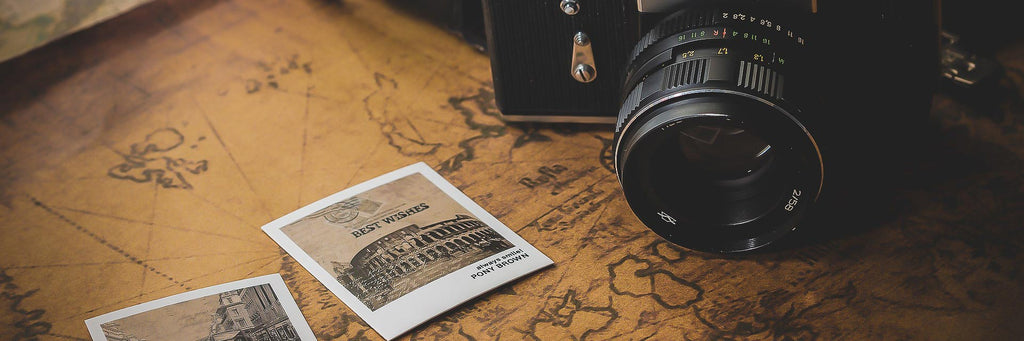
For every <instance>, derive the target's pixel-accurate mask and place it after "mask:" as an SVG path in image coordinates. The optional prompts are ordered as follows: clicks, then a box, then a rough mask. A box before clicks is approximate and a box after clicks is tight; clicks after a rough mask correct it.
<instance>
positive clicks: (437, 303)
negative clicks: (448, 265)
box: [263, 162, 554, 340]
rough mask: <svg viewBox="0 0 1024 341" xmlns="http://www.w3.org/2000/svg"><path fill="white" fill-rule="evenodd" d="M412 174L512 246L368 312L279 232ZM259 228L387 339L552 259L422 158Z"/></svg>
mask: <svg viewBox="0 0 1024 341" xmlns="http://www.w3.org/2000/svg"><path fill="white" fill-rule="evenodd" d="M416 173H419V174H422V175H423V176H424V177H426V178H427V180H430V182H431V183H433V184H434V185H435V186H437V188H438V189H440V190H441V191H442V192H444V193H445V194H446V195H448V196H449V197H450V198H452V200H454V201H455V202H457V203H458V204H459V205H461V206H462V207H463V208H465V209H466V210H468V211H469V212H470V213H471V214H473V215H474V216H476V217H477V219H479V220H480V221H481V222H483V223H485V224H487V226H489V227H491V228H492V229H494V231H495V232H497V233H498V234H500V235H501V236H502V237H504V238H505V239H506V240H508V241H509V242H511V243H512V244H513V247H512V248H509V249H508V250H506V251H503V252H500V253H498V254H495V255H494V256H491V257H487V258H484V259H481V260H480V261H477V262H475V263H473V264H470V265H467V266H465V267H463V268H461V269H458V270H455V271H453V272H451V273H449V274H447V275H445V276H442V277H440V278H438V279H436V280H434V281H432V282H430V283H427V284H425V285H423V286H421V287H419V288H417V289H415V290H413V291H411V292H409V293H407V294H405V295H404V296H402V297H399V298H398V299H396V300H394V301H392V302H390V303H388V304H386V305H384V306H383V307H380V308H379V309H377V310H376V311H372V310H370V309H369V308H368V307H367V306H366V305H365V304H363V302H362V301H360V300H359V298H357V297H356V296H355V295H353V294H352V293H351V292H349V291H348V290H347V289H345V287H344V286H343V285H342V284H341V283H339V282H338V280H337V279H335V278H334V276H333V275H332V274H331V273H330V272H328V271H327V269H324V268H323V267H321V266H320V264H318V263H317V262H316V260H314V259H313V258H312V257H310V256H309V254H308V253H306V251H305V250H303V249H302V248H301V247H299V245H298V244H295V242H293V241H292V240H291V239H290V238H289V237H288V236H287V235H286V234H285V233H284V232H283V231H281V229H282V228H283V227H285V226H287V225H288V224H290V223H292V222H295V221H297V220H299V219H302V218H303V217H306V216H308V215H310V214H312V213H314V212H316V211H319V210H321V209H323V208H325V207H327V206H330V205H332V204H334V203H337V202H339V201H341V200H344V199H348V198H350V197H353V196H356V195H358V194H360V193H363V192H366V191H369V190H371V189H374V188H377V187H379V186H382V185H384V184H387V183H390V182H392V181H395V180H398V179H401V178H403V177H406V176H409V175H412V174H416ZM263 231H264V232H266V233H267V235H269V236H270V238H271V239H273V240H274V241H275V242H277V243H278V244H279V245H281V247H282V248H283V249H284V250H285V251H287V252H288V254H289V255H291V256H292V257H293V258H295V260H296V261H298V262H299V264H300V265H302V267H303V268H305V269H306V271H309V272H310V274H312V275H313V277H316V279H317V280H318V281H320V283H322V284H323V285H324V286H326V287H327V289H328V290H330V291H331V292H332V293H334V295H335V296H337V297H338V298H339V299H341V301H342V302H343V303H345V305H346V306H348V307H349V308H350V309H352V311H354V312H355V313H356V314H357V315H359V317H361V318H362V319H363V320H364V321H366V323H368V324H369V325H370V327H372V328H373V329H374V330H375V331H376V332H377V333H378V334H380V335H381V337H383V338H384V339H387V340H391V339H394V338H396V337H398V336H400V335H402V334H403V333H405V332H407V331H409V330H410V329H412V328H414V327H416V326H418V325H420V324H422V323H424V322H426V321H428V320H430V319H432V318H434V317H436V316H438V315H440V314H441V313H444V312H445V311H448V310H450V309H452V308H454V307H456V306H458V305H460V304H462V303H464V302H466V301H468V300H470V299H472V298H474V297H476V296H479V295H482V294H484V293H486V292H488V291H490V290H493V289H495V288H497V287H498V286H500V285H502V284H504V283H508V282H511V281H513V280H515V279H517V278H519V277H522V276H525V275H527V274H529V273H532V272H533V271H536V270H539V269H541V268H544V267H547V266H549V265H552V264H554V262H553V261H552V260H551V259H550V258H548V257H547V256H546V255H544V253H542V252H541V251H540V250H538V249H537V248H535V247H533V245H531V244H530V243H529V242H527V241H526V240H524V239H523V238H522V237H520V236H519V235H518V234H516V233H515V232H514V231H512V230H511V229H509V228H508V227H507V226H505V224H502V223H501V221H499V220H498V219H497V218H495V217H494V216H493V215H491V214H490V213H488V212H487V211H486V210H484V209H483V207H480V205H477V204H476V202H474V201H473V199H470V198H469V197H468V196H466V194H464V193H462V191H460V190H459V189H458V188H456V187H455V186H454V185H452V184H451V183H449V182H448V181H447V180H445V179H444V178H443V177H441V175H440V174H438V173H437V172H436V171H434V169H433V168H430V166H428V165H427V164H426V163H423V162H418V163H415V164H412V165H409V166H406V167H403V168H400V169H398V170H395V171H392V172H389V173H387V174H384V175H381V176H378V177H376V178H373V179H371V180H368V181H366V182H363V183H360V184H358V185H355V186H353V187H349V188H347V189H345V190H342V191H340V192H337V193H334V194H332V195H329V196H327V197H325V198H323V199H320V200H317V201H316V202H313V203H311V204H309V205H306V206H304V207H302V208H300V209H298V210H296V211H294V212H291V213H289V214H287V215H285V216H283V217H281V218H278V219H276V220H274V221H272V222H270V223H268V224H266V225H264V226H263ZM517 249H519V250H522V251H523V252H524V253H526V254H528V255H529V258H523V260H522V261H519V262H515V263H514V264H513V265H509V266H507V268H508V269H502V271H497V272H495V273H490V274H487V276H486V277H483V278H484V280H473V279H471V275H472V274H473V273H475V272H477V270H476V266H477V265H479V264H483V263H486V262H487V261H489V260H492V259H495V258H497V257H500V256H501V255H503V254H507V253H509V252H512V251H515V250H517ZM453 285H458V286H459V287H460V289H459V290H457V291H454V292H453V290H451V287H452V286H453Z"/></svg>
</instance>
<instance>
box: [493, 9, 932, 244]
mask: <svg viewBox="0 0 1024 341" xmlns="http://www.w3.org/2000/svg"><path fill="white" fill-rule="evenodd" d="M483 12H484V24H485V25H484V26H485V31H486V34H487V40H488V45H487V47H488V51H489V54H490V57H491V65H492V73H493V79H494V88H495V98H496V102H497V105H498V107H499V109H500V110H501V112H502V114H503V115H504V117H505V118H506V119H507V120H510V121H539V122H590V123H600V122H605V123H614V124H615V132H616V134H615V142H614V145H613V153H614V157H615V160H614V165H615V171H616V173H617V175H618V179H619V182H620V184H621V186H622V189H623V192H624V194H625V197H626V199H627V201H628V203H629V206H630V207H631V208H632V210H633V211H634V213H635V214H636V215H637V217H638V218H639V219H640V220H641V221H642V222H643V223H644V224H645V225H646V226H647V227H649V228H650V229H651V230H653V231H654V232H656V233H657V234H659V235H661V236H662V237H664V238H665V239H667V240H669V241H671V242H673V243H676V244H678V245H682V246H685V247H688V248H691V249H696V250H702V251H710V252H742V251H748V250H753V249H758V248H761V247H764V246H767V245H769V244H772V243H774V242H776V241H777V240H779V239H780V238H782V237H783V236H786V235H790V234H791V233H792V232H793V231H795V230H797V228H798V226H802V222H803V220H804V218H805V215H806V214H807V213H808V212H809V210H810V208H811V207H812V206H815V204H816V202H818V199H819V196H820V194H821V193H822V191H823V188H826V186H825V183H830V184H831V183H833V182H834V183H836V184H843V185H835V186H831V187H828V188H833V189H835V190H831V193H829V195H835V196H846V195H847V193H845V192H844V191H846V190H847V189H855V188H858V187H863V186H861V185H866V184H870V183H873V182H874V181H875V180H874V177H873V175H876V174H880V173H884V172H885V171H884V169H885V167H888V165H887V161H886V160H888V159H887V157H886V156H885V155H894V154H895V155H897V156H898V153H894V151H897V150H899V149H900V148H898V147H899V146H901V145H904V143H903V142H905V141H906V140H908V139H913V138H914V134H912V133H909V132H910V131H912V130H911V129H912V128H913V127H914V126H915V125H920V122H921V121H923V120H924V119H925V117H926V115H927V111H928V107H929V104H930V98H931V92H932V90H933V88H934V81H935V79H936V78H935V75H936V74H937V66H938V24H937V21H938V20H937V16H936V14H937V3H935V2H934V1H932V0H927V1H926V0H902V1H899V0H866V1H839V0H799V1H797V0H764V1H700V0H672V1H666V0H662V1H651V0H637V1H635V2H633V1H618V0H560V1H559V0H537V1H524V0H483ZM879 169H882V171H879ZM853 206H854V207H848V210H847V212H848V213H847V214H851V215H857V214H862V213H863V212H858V207H856V206H857V205H856V204H854V205H853ZM832 218H834V219H844V217H841V216H836V217H832Z"/></svg>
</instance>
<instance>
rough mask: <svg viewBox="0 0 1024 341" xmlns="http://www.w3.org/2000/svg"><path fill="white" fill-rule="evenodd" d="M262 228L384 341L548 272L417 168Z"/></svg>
mask: <svg viewBox="0 0 1024 341" xmlns="http://www.w3.org/2000/svg"><path fill="white" fill-rule="evenodd" d="M263 230H264V231H265V232H266V233H267V234H268V235H270V237H271V238H272V239H274V241H276V242H277V243H278V244H280V245H281V247H282V248H284V249H285V251H287V252H288V253H289V254H290V255H292V257H294V258H295V259H296V260H297V261H298V262H299V264H301V265H302V266H303V267H304V268H305V269H306V270H307V271H309V272H310V273H311V274H313V276H314V277H316V278H317V279H318V280H319V281H320V282H321V283H323V284H324V285H325V286H326V287H327V288H328V289H330V290H331V292H333V293H334V294H335V295H336V296H338V298H339V299H341V301H342V302H344V303H345V305H347V306H348V307H349V308H351V309H352V310H353V311H355V312H356V314H358V315H359V316H360V317H361V318H363V320H364V321H366V322H367V323H368V324H369V325H370V326H371V327H373V329H374V330H376V331H377V333H379V334H380V335H381V336H382V337H384V338H385V339H389V340H390V339H392V338H395V337H397V336H399V335H401V334H402V333H404V332H406V331H408V330H410V329H412V328H413V327H415V326H417V325H419V324H420V323H423V322H425V321H427V320H429V319H431V318H433V317H435V316H437V315H439V314H441V313H443V312H445V311H447V310H449V309H451V308H454V307H455V306H457V305H459V304H461V303H462V302H465V301H467V300H469V299H471V298H473V297H476V296H478V295H481V294H483V293H485V292H487V291H489V290H491V289H494V288H496V287H498V286H500V285H502V284H504V283H508V282H509V281H512V280H514V279H516V278H519V277H521V276H524V275H526V274H528V273H530V272H533V271H536V270H538V269H540V268H543V267H545V266H548V265H551V264H553V262H552V261H551V259H550V258H548V257H547V256H545V255H544V254H543V253H541V252H540V251H539V250H537V249H536V248H534V247H533V246H532V245H530V244H529V243H527V242H526V241H525V240H523V238H522V237H520V236H519V235H517V234H516V233H515V232H513V231H512V230H510V229H509V228H508V227H506V226H505V225H504V224H502V223H501V222H500V221H498V219H496V218H495V217H494V216H492V215H491V214H489V213H487V211H485V210H484V209H483V208H481V207H480V206H479V205H477V204H476V203H474V202H473V200H471V199H470V198H469V197H468V196H466V195H465V194H463V193H462V192H461V191H459V190H458V189H457V188H455V186H452V185H451V184H450V183H448V182H447V181H445V180H444V178H442V177H441V175H439V174H437V172H435V171H434V170H433V169H431V168H430V167H429V166H427V165H426V164H425V163H422V162H421V163H417V164H414V165H411V166H407V167H405V168H402V169H399V170H396V171H393V172H391V173H388V174H385V175H382V176H380V177H377V178H375V179H372V180H369V181H367V182H364V183H362V184H359V185H356V186H354V187H351V188H349V189H346V190H343V191H341V192H338V193H335V194H333V195H331V196H328V197H326V198H324V199H321V200H319V201H317V202H314V203H312V204H310V205H308V206H306V207H303V208H301V209H299V210H297V211H295V212H292V213H290V214H288V215H286V216H284V217H281V218H280V219H277V220H274V221H273V222H271V223H269V224H267V225H265V226H263Z"/></svg>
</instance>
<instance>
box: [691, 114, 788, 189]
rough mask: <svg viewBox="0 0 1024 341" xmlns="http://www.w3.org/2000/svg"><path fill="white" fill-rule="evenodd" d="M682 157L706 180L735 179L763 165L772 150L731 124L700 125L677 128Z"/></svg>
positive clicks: (756, 138)
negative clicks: (702, 173) (697, 169)
mask: <svg viewBox="0 0 1024 341" xmlns="http://www.w3.org/2000/svg"><path fill="white" fill-rule="evenodd" d="M679 149H680V151H681V154H682V157H683V158H685V159H687V160H689V161H690V163H692V164H693V165H694V166H695V167H697V168H699V169H701V170H703V172H704V176H705V177H706V178H708V179H709V180H735V179H740V178H743V177H747V176H750V175H751V174H754V173H755V172H757V171H758V170H760V169H762V168H764V167H765V166H767V165H768V164H769V163H770V162H771V160H772V157H773V151H772V147H771V146H770V145H768V144H767V143H765V142H764V140H762V139H761V138H760V137H758V136H756V135H754V134H753V133H751V132H749V131H747V130H746V129H743V128H741V127H736V126H732V125H719V124H703V125H692V126H684V127H682V128H681V129H679Z"/></svg>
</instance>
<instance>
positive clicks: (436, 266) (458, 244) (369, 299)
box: [332, 214, 512, 310]
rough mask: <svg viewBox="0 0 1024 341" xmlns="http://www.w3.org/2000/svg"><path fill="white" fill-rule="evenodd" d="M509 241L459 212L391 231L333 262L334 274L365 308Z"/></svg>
mask: <svg viewBox="0 0 1024 341" xmlns="http://www.w3.org/2000/svg"><path fill="white" fill-rule="evenodd" d="M511 247H512V243H511V242H509V241H508V240H506V239H505V238H504V237H502V236H501V235H500V234H498V232H496V231H494V230H493V229H491V228H490V227H489V226H487V225H486V224H484V223H483V222H481V221H480V220H477V219H476V218H475V217H472V216H469V215H463V214H457V215H455V218H453V219H448V220H444V221H440V222H437V223H433V224H430V225H427V226H417V225H416V224H412V225H409V226H406V227H403V228H401V229H398V230H396V231H393V232H391V233H389V234H387V235H385V236H383V237H381V238H379V239H377V240H376V241H374V242H373V243H371V244H369V245H367V246H366V247H364V248H363V249H362V250H360V251H359V252H357V253H356V255H355V256H354V257H352V259H351V260H349V262H347V263H345V262H332V265H333V267H334V275H335V277H336V279H337V280H338V282H340V283H341V284H342V285H343V286H345V288H346V289H348V290H349V291H350V292H351V293H352V294H353V295H355V296H356V297H357V298H359V300H360V301H362V302H363V304H366V306H367V307H369V308H370V310H377V309H378V308H380V307H382V306H384V305H385V304H388V303H390V302H391V301H394V300H395V299H397V298H399V297H402V296H403V295H405V294H407V293H409V292H411V291H413V290H415V289H416V288H419V287H421V286H423V285H425V284H427V283H430V282H432V281H434V280H436V279H438V278H441V277H443V276H445V275H447V274H449V273H451V272H453V271H455V270H458V269H461V268H463V267H465V266H467V265H469V264H472V263H474V262H476V261H478V260H481V259H483V258H486V257H488V256H491V255H494V254H496V253H498V252H501V251H503V250H507V249H509V248H511Z"/></svg>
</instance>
